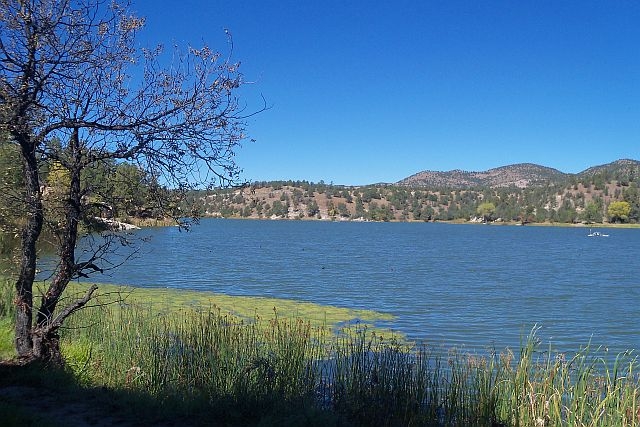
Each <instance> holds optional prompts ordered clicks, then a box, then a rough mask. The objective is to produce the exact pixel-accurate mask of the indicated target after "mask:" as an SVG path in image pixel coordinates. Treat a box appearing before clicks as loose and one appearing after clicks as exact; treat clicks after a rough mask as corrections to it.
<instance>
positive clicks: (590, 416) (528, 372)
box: [64, 303, 640, 427]
mask: <svg viewBox="0 0 640 427" xmlns="http://www.w3.org/2000/svg"><path fill="white" fill-rule="evenodd" d="M537 331H538V328H534V329H533V330H532V331H531V333H530V334H529V336H528V337H527V338H526V339H525V340H524V342H523V345H522V346H521V348H520V351H519V353H518V354H515V353H514V352H513V351H511V350H509V349H507V350H505V351H503V352H501V353H498V352H496V351H490V352H488V354H486V355H471V354H464V353H460V352H457V351H450V352H449V353H448V354H442V353H441V352H435V351H433V349H432V348H429V347H428V346H424V345H412V344H410V343H405V342H400V341H398V340H395V339H393V338H391V339H389V338H384V337H382V336H380V335H377V334H375V333H372V332H370V331H368V330H367V328H366V327H358V326H356V327H352V328H350V329H348V330H347V331H346V332H344V333H339V334H337V335H334V336H331V335H327V333H326V330H324V329H316V328H312V327H311V325H310V324H309V323H307V322H305V321H304V320H301V319H296V318H281V317H279V315H278V312H277V311H275V310H274V314H273V317H272V318H270V319H261V318H259V317H258V316H256V317H255V318H254V319H251V320H248V321H247V320H246V319H240V318H237V317H234V316H232V315H230V314H223V313H221V312H220V310H219V309H217V308H216V307H210V308H207V309H199V310H193V309H185V310H181V311H174V312H170V313H169V312H165V311H158V310H156V309H155V308H154V307H153V306H151V305H147V306H145V305H133V304H132V305H128V304H125V303H120V304H112V305H107V306H102V307H97V308H92V309H89V310H83V311H82V312H81V313H78V315H77V316H74V317H73V320H72V322H71V323H70V324H69V325H68V329H65V331H64V344H65V349H68V348H71V349H73V348H75V350H74V351H71V354H73V355H74V357H75V358H76V359H77V360H75V362H74V364H73V366H74V367H75V368H74V369H76V370H77V371H78V372H80V373H84V375H88V376H89V377H90V378H89V379H88V381H89V382H91V383H92V384H98V385H104V386H107V387H110V388H114V389H122V390H132V391H137V392H140V393H146V394H148V395H150V396H153V397H154V398H155V399H156V400H158V401H159V402H172V404H173V405H174V406H171V408H172V410H175V409H176V407H175V405H177V406H178V407H179V408H182V409H180V410H183V411H187V412H189V411H190V413H207V412H211V411H214V412H215V411H217V412H216V413H217V414H218V415H219V416H222V415H220V414H226V415H224V416H225V417H231V418H232V419H233V420H235V421H238V420H243V419H246V418H247V417H254V418H255V417H261V416H263V415H264V414H267V413H269V414H273V413H280V412H282V413H284V412H289V413H290V412H292V411H293V412H295V411H303V412H304V411H307V410H314V411H321V412H322V413H324V414H331V416H332V417H335V419H338V420H347V421H348V422H350V423H354V424H357V425H434V426H491V427H494V426H500V425H503V426H514V427H515V426H534V427H545V426H581V427H582V426H590V427H591V426H593V427H597V426H640V409H639V408H640V404H639V400H638V399H639V394H640V393H639V387H640V379H639V377H638V374H637V360H636V358H635V356H634V354H633V353H632V352H625V353H622V354H620V355H618V356H617V357H615V358H612V357H611V356H610V355H608V353H606V351H605V350H604V349H592V348H591V347H590V346H586V347H585V348H583V349H580V350H579V351H578V352H576V354H575V355H573V356H568V355H566V354H558V353H554V352H552V351H550V349H549V350H548V351H541V349H540V343H539V340H538V338H537V335H536V334H537ZM78 343H80V344H78ZM73 346H76V347H73ZM230 414H231V415H230Z"/></svg>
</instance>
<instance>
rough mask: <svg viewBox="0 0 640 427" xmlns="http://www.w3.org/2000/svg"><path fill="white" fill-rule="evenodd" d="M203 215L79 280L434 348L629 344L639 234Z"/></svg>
mask: <svg viewBox="0 0 640 427" xmlns="http://www.w3.org/2000/svg"><path fill="white" fill-rule="evenodd" d="M588 233H589V230H588V229H586V228H560V227H526V226H525V227H501V226H482V225H451V224H431V223H429V224H427V223H354V222H316V221H250V220H245V221H241V220H213V219H208V220H203V221H202V222H201V224H200V225H198V226H196V227H194V228H193V230H192V231H190V232H188V233H187V232H180V231H179V230H178V229H177V228H175V227H167V228H157V229H145V230H140V231H138V232H136V234H137V236H139V237H147V236H149V237H151V238H150V240H149V241H148V242H147V243H145V244H144V245H143V246H142V248H141V251H140V253H139V254H138V256H137V257H136V258H135V259H132V260H129V261H128V262H127V263H126V264H125V265H124V266H122V267H120V268H118V269H116V270H114V271H112V272H110V273H109V274H105V275H103V276H93V277H92V280H100V281H104V282H109V283H120V284H130V285H135V286H144V287H147V286H148V287H151V286H162V287H172V288H188V289H195V290H207V291H214V292H221V293H225V294H230V295H256V296H272V297H279V298H289V299H295V300H302V301H312V302H316V303H321V304H331V305H337V306H342V307H350V308H365V309H373V310H377V311H381V312H385V313H390V314H392V315H394V316H396V317H395V320H394V321H392V322H389V323H388V324H385V325H383V326H390V327H392V328H393V329H396V330H399V331H401V332H403V333H405V334H407V335H408V336H409V337H410V338H413V339H418V340H421V341H425V342H427V343H431V344H433V345H437V346H441V345H442V346H446V347H452V346H455V347H458V348H463V349H465V350H470V351H471V350H473V351H475V350H482V349H486V348H488V347H493V346H495V348H497V349H499V350H502V349H504V348H505V347H506V346H510V347H515V348H518V347H519V344H520V341H521V337H522V335H523V334H525V335H526V334H527V333H528V331H529V330H530V329H531V328H532V327H533V326H534V324H538V325H540V326H541V327H542V329H541V330H540V331H539V333H538V335H539V337H540V338H541V339H542V341H543V343H544V345H545V346H548V345H549V344H550V345H551V346H552V347H553V349H554V350H558V351H575V350H578V349H579V348H580V346H584V345H586V344H587V343H588V342H589V341H590V340H591V342H592V344H593V345H606V346H607V347H608V348H609V349H610V350H609V351H610V352H617V351H623V350H626V349H637V348H640V304H639V303H640V270H639V268H638V267H639V266H640V262H639V260H640V258H639V254H640V230H638V229H611V230H608V231H607V233H609V234H610V237H599V238H596V237H587V234H588Z"/></svg>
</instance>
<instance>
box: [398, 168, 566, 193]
mask: <svg viewBox="0 0 640 427" xmlns="http://www.w3.org/2000/svg"><path fill="white" fill-rule="evenodd" d="M567 177H568V174H566V173H563V172H560V171H559V170H557V169H553V168H549V167H545V166H540V165H536V164H533V163H519V164H515V165H509V166H502V167H499V168H494V169H489V170H488V171H484V172H466V171H461V170H452V171H449V172H438V171H422V172H418V173H416V174H414V175H411V176H410V177H408V178H405V179H403V180H401V181H398V182H397V184H398V185H404V186H408V187H415V186H419V187H435V188H439V187H447V188H459V189H462V188H478V187H490V188H498V187H512V186H513V187H518V188H526V187H530V186H534V185H543V184H545V185H547V184H552V185H554V184H559V183H562V182H564V181H565V180H566V179H567Z"/></svg>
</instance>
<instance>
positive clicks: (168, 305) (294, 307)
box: [68, 283, 400, 336]
mask: <svg viewBox="0 0 640 427" xmlns="http://www.w3.org/2000/svg"><path fill="white" fill-rule="evenodd" d="M88 286H89V285H87V284H84V283H71V284H69V289H68V295H74V296H75V297H77V295H79V294H81V293H82V292H83V290H84V289H87V288H88ZM98 286H99V288H98V291H97V295H98V296H97V297H96V300H95V303H96V304H111V303H116V302H117V303H118V304H125V305H127V304H131V305H139V306H143V307H147V308H151V309H152V310H153V311H155V312H158V313H162V314H172V313H174V314H179V313H180V312H189V311H193V310H195V311H215V312H219V313H221V314H229V315H232V316H234V317H237V318H239V319H242V320H244V321H253V320H255V319H261V320H270V319H273V318H274V317H278V318H281V319H283V318H287V319H288V318H296V319H302V320H304V321H305V322H309V323H310V324H311V326H313V327H329V328H331V329H342V328H344V327H345V326H346V327H348V326H350V325H355V324H360V325H368V326H369V327H370V328H371V330H376V331H377V332H378V333H383V334H385V335H389V334H390V331H388V330H381V329H380V330H379V329H378V328H375V324H376V322H378V321H390V320H393V319H394V316H393V315H391V314H388V313H381V312H377V311H373V310H363V309H350V308H344V307H336V306H331V305H321V304H315V303H311V302H305V301H295V300H289V299H282V298H269V297H253V296H231V295H226V294H219V293H213V292H203V291H192V290H181V289H171V288H139V287H129V286H118V285H110V284H98ZM393 334H394V335H395V336H400V334H397V333H395V332H394V333H393Z"/></svg>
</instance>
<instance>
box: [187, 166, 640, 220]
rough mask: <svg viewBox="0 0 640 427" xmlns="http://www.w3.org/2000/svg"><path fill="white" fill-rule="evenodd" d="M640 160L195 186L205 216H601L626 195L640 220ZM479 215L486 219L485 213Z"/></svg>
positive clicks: (633, 217)
mask: <svg viewBox="0 0 640 427" xmlns="http://www.w3.org/2000/svg"><path fill="white" fill-rule="evenodd" d="M639 187H640V162H638V161H635V160H628V159H624V160H618V161H615V162H612V163H609V164H606V165H600V166H594V167H591V168H588V169H586V170H585V171H583V172H580V173H578V174H569V173H563V172H561V171H558V170H556V169H553V168H549V167H545V166H540V165H535V164H531V163H522V164H516V165H509V166H502V167H498V168H495V169H491V170H488V171H485V172H465V171H461V170H455V171H449V172H430V171H425V172H420V173H418V174H415V175H412V176H410V177H409V178H406V179H404V180H401V181H399V182H398V183H396V184H373V185H365V186H339V185H328V184H325V183H323V182H320V183H317V184H316V183H311V182H307V181H272V182H254V183H252V184H251V185H248V186H246V187H243V188H232V189H217V190H215V191H213V192H207V193H205V192H195V193H193V194H192V195H191V196H192V202H193V203H194V204H196V205H197V206H198V209H199V210H200V212H201V213H202V214H203V215H205V216H213V217H225V218H228V217H231V218H233V217H237V218H262V219H319V220H344V221H349V220H351V221H354V220H360V221H451V220H459V221H477V220H479V218H478V217H479V214H478V207H479V206H480V204H482V203H491V204H492V205H493V206H495V209H494V210H493V212H492V213H491V215H490V218H491V219H493V220H499V221H505V222H513V221H517V222H521V223H529V222H559V223H575V222H584V223H602V222H606V221H608V220H610V219H611V218H609V215H608V207H609V205H610V204H611V203H612V202H615V201H624V202H627V203H628V204H629V206H630V209H631V211H630V213H629V215H628V218H626V219H624V220H625V221H627V222H640V190H639ZM480 220H481V219H480Z"/></svg>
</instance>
